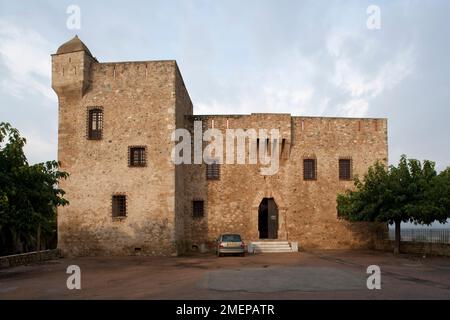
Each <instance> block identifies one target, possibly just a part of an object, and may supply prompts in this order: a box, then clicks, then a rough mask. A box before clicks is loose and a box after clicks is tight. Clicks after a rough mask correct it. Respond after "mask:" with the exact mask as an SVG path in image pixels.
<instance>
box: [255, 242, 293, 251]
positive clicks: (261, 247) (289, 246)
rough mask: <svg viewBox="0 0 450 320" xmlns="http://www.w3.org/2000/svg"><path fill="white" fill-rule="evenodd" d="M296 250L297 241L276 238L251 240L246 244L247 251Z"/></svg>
mask: <svg viewBox="0 0 450 320" xmlns="http://www.w3.org/2000/svg"><path fill="white" fill-rule="evenodd" d="M296 251H298V246H297V243H296V242H295V243H291V242H289V241H278V240H263V241H252V242H250V243H249V245H248V252H249V253H260V252H263V253H279V252H296Z"/></svg>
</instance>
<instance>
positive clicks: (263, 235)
mask: <svg viewBox="0 0 450 320" xmlns="http://www.w3.org/2000/svg"><path fill="white" fill-rule="evenodd" d="M258 232H259V239H278V206H277V204H276V203H275V200H274V199H273V198H264V199H262V201H261V203H260V204H259V208H258Z"/></svg>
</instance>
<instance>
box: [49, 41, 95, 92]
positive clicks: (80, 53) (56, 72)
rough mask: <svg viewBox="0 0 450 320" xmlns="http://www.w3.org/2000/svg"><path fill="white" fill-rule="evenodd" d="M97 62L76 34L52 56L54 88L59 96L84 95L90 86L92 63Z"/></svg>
mask: <svg viewBox="0 0 450 320" xmlns="http://www.w3.org/2000/svg"><path fill="white" fill-rule="evenodd" d="M95 62H97V60H96V59H95V58H94V57H93V56H92V54H91V52H90V51H89V49H88V48H87V47H86V45H85V44H84V43H83V42H82V41H81V40H80V39H79V38H78V36H75V37H74V38H73V39H71V40H70V41H68V42H66V43H64V44H63V45H62V46H60V47H59V49H58V50H57V52H56V54H54V55H53V56H52V88H53V90H55V92H56V93H57V94H58V96H72V95H73V96H78V97H81V96H83V95H84V93H85V92H86V90H87V89H88V87H89V81H90V70H91V65H92V64H93V63H95Z"/></svg>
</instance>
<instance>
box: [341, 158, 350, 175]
mask: <svg viewBox="0 0 450 320" xmlns="http://www.w3.org/2000/svg"><path fill="white" fill-rule="evenodd" d="M351 179H352V160H351V159H339V180H351Z"/></svg>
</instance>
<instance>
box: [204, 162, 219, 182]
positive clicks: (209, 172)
mask: <svg viewBox="0 0 450 320" xmlns="http://www.w3.org/2000/svg"><path fill="white" fill-rule="evenodd" d="M219 178H220V164H218V163H217V161H215V162H214V163H212V164H207V165H206V179H207V180H219Z"/></svg>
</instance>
